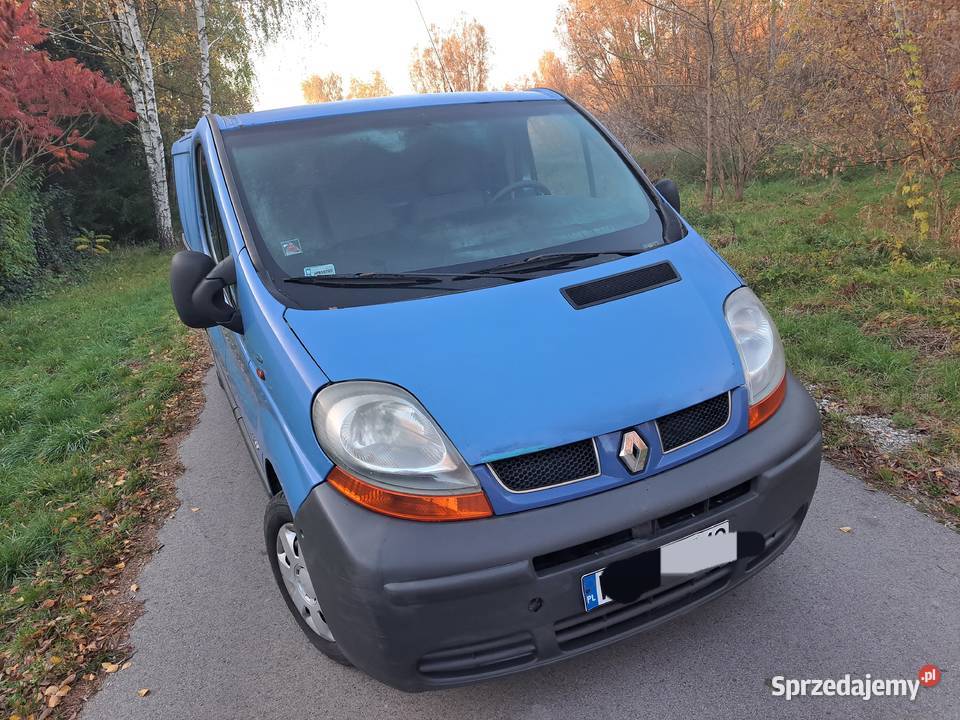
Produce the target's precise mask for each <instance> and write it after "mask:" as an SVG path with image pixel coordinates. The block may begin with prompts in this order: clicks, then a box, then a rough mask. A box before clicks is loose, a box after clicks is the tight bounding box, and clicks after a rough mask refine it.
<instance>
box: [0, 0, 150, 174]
mask: <svg viewBox="0 0 960 720" xmlns="http://www.w3.org/2000/svg"><path fill="white" fill-rule="evenodd" d="M48 34H49V30H48V29H47V28H44V27H43V26H41V25H40V20H39V18H38V17H37V15H36V13H34V12H33V10H32V9H31V7H30V0H23V1H21V0H0V190H3V189H4V188H5V187H6V186H7V185H9V184H10V183H12V182H13V180H15V179H16V177H17V176H18V175H20V174H21V173H22V172H23V170H25V169H26V168H27V167H29V166H31V165H36V164H37V163H40V162H46V163H49V164H51V165H52V166H54V167H56V168H57V169H64V168H68V167H71V166H72V165H73V164H75V163H76V162H78V161H80V160H82V159H84V158H85V157H86V156H87V155H86V152H85V150H88V149H89V148H90V147H91V146H92V144H93V142H92V141H91V140H89V139H87V138H86V137H85V135H86V134H87V133H88V132H89V131H90V129H91V128H92V127H93V125H94V124H95V123H96V122H97V121H98V120H101V119H102V120H108V121H110V122H115V123H120V122H129V121H131V120H133V119H134V118H135V117H136V115H135V114H134V113H133V112H132V111H131V109H130V99H129V97H128V96H127V94H126V92H124V90H123V88H122V87H120V86H119V85H117V84H115V83H111V82H109V81H108V80H107V79H106V78H105V77H104V76H103V75H102V74H101V73H99V72H94V71H92V70H89V69H88V68H86V67H84V66H83V65H81V64H80V63H79V62H77V61H76V60H75V59H74V58H68V59H66V60H54V59H53V58H51V57H50V55H49V53H47V52H46V51H45V50H41V49H38V48H37V46H38V45H39V44H40V43H42V42H43V41H44V40H45V39H46V37H47V35H48Z"/></svg>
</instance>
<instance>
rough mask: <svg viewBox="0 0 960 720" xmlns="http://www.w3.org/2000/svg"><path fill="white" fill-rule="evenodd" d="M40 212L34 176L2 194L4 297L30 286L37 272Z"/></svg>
mask: <svg viewBox="0 0 960 720" xmlns="http://www.w3.org/2000/svg"><path fill="white" fill-rule="evenodd" d="M39 208H40V190H39V187H38V184H37V182H36V180H34V178H33V177H32V176H30V175H23V176H21V177H20V179H18V180H17V182H16V183H14V184H13V185H12V186H11V187H9V188H8V189H7V190H6V191H5V192H3V193H2V194H0V294H7V293H8V292H10V291H11V290H13V289H16V288H17V287H18V286H21V287H22V286H25V285H27V284H28V283H29V282H30V280H32V279H33V277H34V275H35V274H36V272H37V269H38V263H37V249H36V241H35V231H36V226H37V224H38V222H37V216H38V214H39V212H38V211H39Z"/></svg>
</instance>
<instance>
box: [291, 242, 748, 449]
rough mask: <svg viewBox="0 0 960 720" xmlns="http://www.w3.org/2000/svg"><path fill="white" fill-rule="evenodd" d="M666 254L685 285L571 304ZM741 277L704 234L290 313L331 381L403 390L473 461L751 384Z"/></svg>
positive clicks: (629, 422) (610, 427)
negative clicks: (732, 327)
mask: <svg viewBox="0 0 960 720" xmlns="http://www.w3.org/2000/svg"><path fill="white" fill-rule="evenodd" d="M663 260H669V261H670V262H672V263H673V265H674V267H675V268H676V270H677V273H678V274H679V275H680V278H681V279H680V281H679V282H674V283H672V284H670V285H666V286H663V287H659V288H656V289H653V290H649V291H646V292H642V293H640V294H637V295H632V296H629V297H626V298H622V299H619V300H613V301H611V302H606V303H603V304H599V305H594V306H592V307H586V308H584V309H581V310H577V309H574V308H573V307H572V306H571V305H570V303H568V302H567V300H566V299H565V298H564V296H563V295H562V294H561V292H560V290H561V289H562V288H565V287H568V286H570V285H574V284H578V283H582V282H585V281H589V280H594V279H597V278H602V277H606V276H608V275H614V274H616V273H620V272H624V271H626V270H631V269H633V268H637V267H643V266H646V265H652V264H654V263H656V262H660V261H663ZM741 284H742V283H741V282H740V279H739V278H738V277H737V276H736V275H735V274H734V273H733V271H732V270H730V268H729V267H728V266H727V265H726V264H725V263H724V262H723V261H722V260H721V259H720V258H719V257H718V256H717V255H716V253H715V252H714V251H713V250H712V249H711V248H710V247H709V246H708V245H707V244H706V243H705V242H704V241H703V240H702V239H701V238H700V237H699V236H697V235H696V233H694V232H692V231H691V232H690V233H689V234H688V235H687V236H686V237H685V238H684V239H682V240H680V241H678V242H675V243H672V244H670V245H665V246H663V247H659V248H656V249H654V250H650V251H647V252H644V253H641V254H640V255H636V256H633V257H630V258H624V259H622V260H616V261H612V262H607V263H601V264H599V265H593V266H591V267H588V268H583V269H580V270H574V271H567V272H560V273H556V274H554V275H550V276H547V277H541V278H538V279H535V280H529V281H525V282H521V283H516V284H512V285H499V286H496V287H491V288H486V289H482V290H475V291H471V292H464V293H457V294H453V295H439V296H434V297H430V298H424V299H418V300H411V301H406V302H394V303H389V304H383V305H370V306H363V307H353V308H344V309H339V310H297V309H292V308H291V309H288V310H287V311H286V312H285V315H284V316H285V318H286V321H287V322H288V324H289V325H290V327H291V328H292V329H293V331H294V332H295V333H296V335H297V336H298V337H299V339H300V341H301V342H302V343H303V345H304V347H305V348H306V349H307V351H308V352H309V353H310V354H311V355H312V356H313V358H314V359H315V360H316V362H317V363H318V365H319V366H320V367H321V369H322V370H323V372H324V373H325V374H326V375H327V377H329V378H330V379H331V381H333V382H338V381H343V380H360V379H363V380H380V381H384V382H390V383H394V384H396V385H399V386H401V387H403V388H405V389H407V390H408V391H410V392H411V393H412V394H413V395H414V396H416V397H417V398H418V399H419V400H420V402H421V403H422V404H423V406H424V407H425V408H426V409H427V410H428V411H429V412H430V413H431V415H433V417H434V419H435V420H436V421H437V423H438V424H439V425H440V426H441V427H442V428H443V430H444V431H445V432H446V433H447V436H448V437H449V438H450V439H451V440H452V441H453V443H454V444H455V445H456V447H457V448H458V449H459V450H460V453H461V454H462V455H463V457H464V459H465V460H466V461H467V462H468V463H470V464H471V465H477V464H481V463H484V462H489V461H491V460H495V459H498V458H503V457H509V456H512V455H517V454H521V453H526V452H532V451H534V450H540V449H543V448H547V447H555V446H557V445H562V444H565V443H569V442H574V441H577V440H582V439H584V438H587V437H593V436H596V435H600V434H603V433H607V432H612V431H614V430H619V429H621V428H626V427H630V426H633V425H637V424H639V423H641V422H644V421H646V420H652V419H654V418H657V417H659V416H661V415H664V414H666V413H670V412H673V411H676V410H680V409H682V408H685V407H688V406H690V405H693V404H695V403H697V402H700V401H702V400H705V399H706V398H709V397H713V396H715V395H718V394H719V393H721V392H724V391H725V390H729V389H732V388H734V387H737V386H739V385H742V384H743V372H742V369H741V366H740V360H739V356H738V354H737V349H736V347H735V345H734V343H733V340H732V338H731V337H730V332H729V330H728V329H727V325H726V322H725V321H724V317H723V302H724V300H725V299H726V297H727V295H728V294H729V293H730V292H732V291H733V290H735V289H736V288H737V287H739V286H740V285H741Z"/></svg>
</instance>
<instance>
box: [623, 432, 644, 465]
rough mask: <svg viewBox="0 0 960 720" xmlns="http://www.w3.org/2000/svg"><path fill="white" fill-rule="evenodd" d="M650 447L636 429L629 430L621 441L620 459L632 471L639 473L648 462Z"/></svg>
mask: <svg viewBox="0 0 960 720" xmlns="http://www.w3.org/2000/svg"><path fill="white" fill-rule="evenodd" d="M648 453H649V448H648V447H647V444H646V443H645V442H644V441H643V438H642V437H640V433H638V432H637V431H636V430H628V431H627V432H625V433H624V434H623V440H622V441H621V442H620V453H619V457H620V460H621V461H623V464H624V465H626V467H627V470H629V471H630V472H632V473H638V472H640V471H641V470H643V468H644V467H645V466H646V464H647V454H648Z"/></svg>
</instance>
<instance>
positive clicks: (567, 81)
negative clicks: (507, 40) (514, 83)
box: [530, 50, 587, 102]
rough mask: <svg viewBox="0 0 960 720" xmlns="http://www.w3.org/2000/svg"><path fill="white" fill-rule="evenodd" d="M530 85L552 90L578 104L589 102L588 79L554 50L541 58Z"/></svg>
mask: <svg viewBox="0 0 960 720" xmlns="http://www.w3.org/2000/svg"><path fill="white" fill-rule="evenodd" d="M530 84H531V87H547V88H552V89H553V90H556V91H558V92H561V93H563V94H564V95H566V96H567V97H570V98H572V99H573V100H576V101H577V102H586V100H587V97H586V96H587V83H586V78H584V77H583V75H582V74H580V73H578V72H576V71H575V70H574V69H573V68H571V67H570V66H569V65H568V64H567V63H565V62H564V61H563V60H561V59H560V58H559V57H557V54H556V53H555V52H553V51H552V50H548V51H546V52H545V53H543V55H541V56H540V60H539V62H538V63H537V69H536V71H535V72H534V73H533V76H532V77H531V78H530Z"/></svg>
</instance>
